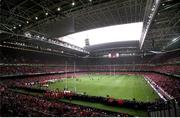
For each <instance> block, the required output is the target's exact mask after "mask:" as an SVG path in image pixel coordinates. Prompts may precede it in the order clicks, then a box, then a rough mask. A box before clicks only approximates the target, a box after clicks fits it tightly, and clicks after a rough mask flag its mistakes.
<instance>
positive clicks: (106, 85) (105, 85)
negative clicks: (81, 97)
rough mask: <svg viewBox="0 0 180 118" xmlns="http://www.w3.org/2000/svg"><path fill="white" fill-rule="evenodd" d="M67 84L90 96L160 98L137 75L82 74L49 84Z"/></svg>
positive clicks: (51, 86)
mask: <svg viewBox="0 0 180 118" xmlns="http://www.w3.org/2000/svg"><path fill="white" fill-rule="evenodd" d="M66 85H67V88H68V90H71V91H75V88H76V92H77V93H83V92H86V94H87V95H90V96H103V97H106V96H107V95H109V96H111V97H114V98H117V99H119V98H121V99H128V100H132V99H133V98H135V99H136V100H137V101H142V102H149V101H155V99H157V98H159V96H158V95H157V94H156V92H153V89H152V88H151V87H150V85H149V84H148V83H147V82H146V81H145V80H144V78H143V77H142V76H137V75H98V74H93V75H92V74H91V75H82V76H80V77H78V78H76V79H70V78H68V79H63V80H58V81H56V82H54V83H51V84H49V87H48V88H49V89H51V90H52V89H57V88H58V89H60V90H63V89H64V88H65V87H66Z"/></svg>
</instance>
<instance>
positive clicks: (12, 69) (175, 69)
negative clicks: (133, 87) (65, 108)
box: [0, 65, 180, 76]
mask: <svg viewBox="0 0 180 118" xmlns="http://www.w3.org/2000/svg"><path fill="white" fill-rule="evenodd" d="M179 70H180V66H179V65H162V66H161V65H158V66H152V65H125V66H122V65H111V66H110V65H109V66H107V65H104V66H92V65H91V66H90V65H89V66H88V65H86V66H80V65H76V67H75V68H74V65H71V66H70V65H69V66H67V67H66V65H59V66H48V65H44V66H42V65H33V66H32V65H31V66H30V65H13V66H12V65H6V66H2V65H1V74H0V75H1V76H3V75H12V76H13V75H28V74H39V73H40V74H44V73H65V72H74V71H81V72H82V71H107V72H110V71H111V72H118V71H155V72H161V73H170V74H177V75H179V74H180V71H179Z"/></svg>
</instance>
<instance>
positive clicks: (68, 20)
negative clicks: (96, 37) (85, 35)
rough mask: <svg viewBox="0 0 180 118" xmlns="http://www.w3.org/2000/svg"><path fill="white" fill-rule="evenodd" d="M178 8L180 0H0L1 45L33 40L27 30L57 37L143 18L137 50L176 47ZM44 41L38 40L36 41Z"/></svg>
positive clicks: (54, 39) (33, 33) (179, 27)
mask: <svg viewBox="0 0 180 118" xmlns="http://www.w3.org/2000/svg"><path fill="white" fill-rule="evenodd" d="M179 8H180V1H179V0H91V1H90V0H74V1H72V0H61V1H60V0H1V1H0V9H1V10H0V16H1V19H0V37H1V45H5V43H3V42H4V41H9V42H11V41H14V40H16V42H20V43H21V42H24V43H27V44H28V43H29V42H31V44H33V43H34V42H35V41H34V40H33V39H34V38H32V37H30V38H31V39H32V40H24V39H25V38H26V37H24V33H27V32H28V33H30V34H32V35H34V36H36V37H39V36H40V37H43V39H49V38H51V39H52V40H53V41H56V38H57V37H60V36H64V35H67V34H72V33H75V32H80V31H84V30H89V29H94V28H100V27H105V26H112V25H120V24H127V23H134V22H143V32H142V35H141V39H140V41H139V46H138V49H137V51H140V49H142V50H141V51H147V52H148V51H152V50H153V51H156V50H158V51H163V50H166V49H174V48H176V49H177V48H180V47H179V45H177V44H179V39H180V38H179V35H180V20H179V19H180V18H179V17H180V9H179ZM64 24H65V25H64ZM56 26H57V27H56ZM60 26H61V27H60ZM44 37H46V38H44ZM175 39H176V40H175ZM48 41H49V40H48ZM41 43H43V41H41V42H40V43H39V44H38V41H37V45H40V46H41ZM174 43H175V44H176V45H174ZM51 47H52V46H51ZM51 47H49V48H51ZM72 47H73V46H72ZM109 49H110V48H109ZM127 49H129V50H130V51H131V49H130V48H127ZM127 49H126V50H127ZM119 50H121V48H119ZM123 50H124V49H123ZM141 51H140V52H141Z"/></svg>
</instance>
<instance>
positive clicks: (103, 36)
mask: <svg viewBox="0 0 180 118" xmlns="http://www.w3.org/2000/svg"><path fill="white" fill-rule="evenodd" d="M142 27H143V23H142V22H137V23H129V24H122V25H113V26H108V27H103V28H96V29H92V30H86V31H82V32H78V33H74V34H70V35H66V36H64V37H60V38H59V40H62V41H65V42H68V43H70V44H74V45H76V46H79V47H84V46H85V39H87V38H88V39H89V43H90V45H97V44H102V43H110V42H120V41H135V40H140V37H141V32H142Z"/></svg>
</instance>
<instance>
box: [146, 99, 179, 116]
mask: <svg viewBox="0 0 180 118" xmlns="http://www.w3.org/2000/svg"><path fill="white" fill-rule="evenodd" d="M148 115H149V116H150V117H179V116H180V97H178V98H175V99H171V100H169V101H165V102H164V101H162V102H160V103H156V104H154V105H152V106H149V107H148Z"/></svg>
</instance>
